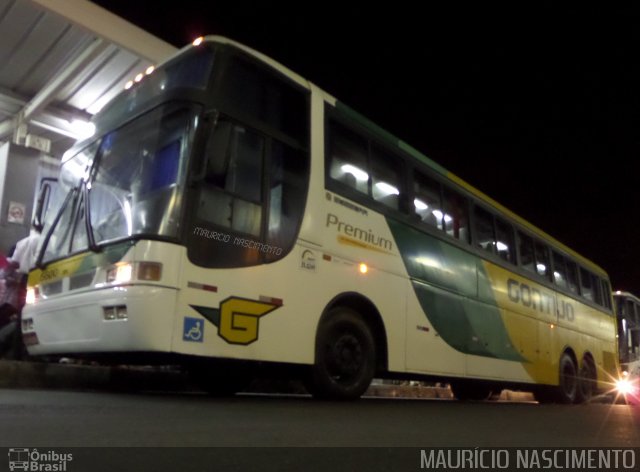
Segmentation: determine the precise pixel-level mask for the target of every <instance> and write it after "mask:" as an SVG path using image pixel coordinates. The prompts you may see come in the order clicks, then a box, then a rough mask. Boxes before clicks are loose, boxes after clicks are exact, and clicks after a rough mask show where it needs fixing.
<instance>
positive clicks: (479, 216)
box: [473, 206, 495, 253]
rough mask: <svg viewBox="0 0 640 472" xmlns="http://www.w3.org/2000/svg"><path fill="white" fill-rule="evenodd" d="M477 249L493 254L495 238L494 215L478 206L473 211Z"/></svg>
mask: <svg viewBox="0 0 640 472" xmlns="http://www.w3.org/2000/svg"><path fill="white" fill-rule="evenodd" d="M473 222H474V223H473V224H474V229H475V244H476V247H479V248H481V249H484V250H485V251H487V252H490V253H493V246H494V241H495V237H494V235H493V215H492V214H491V213H489V212H488V211H486V210H484V209H482V208H480V207H478V206H476V207H474V210H473Z"/></svg>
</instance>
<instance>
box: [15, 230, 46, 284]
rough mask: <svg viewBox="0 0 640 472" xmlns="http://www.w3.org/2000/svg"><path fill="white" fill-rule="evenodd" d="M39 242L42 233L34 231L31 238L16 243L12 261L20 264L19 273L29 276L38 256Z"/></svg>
mask: <svg viewBox="0 0 640 472" xmlns="http://www.w3.org/2000/svg"><path fill="white" fill-rule="evenodd" d="M39 242H40V233H39V232H38V231H36V230H34V229H32V230H31V232H30V233H29V236H27V237H26V238H23V239H21V240H20V241H18V242H17V243H16V248H15V250H14V251H13V255H12V256H11V260H12V261H14V262H17V263H18V264H19V267H18V272H20V273H21V274H23V275H27V274H29V270H30V269H31V268H32V267H33V266H34V264H35V262H36V257H37V256H38V253H37V251H38V243H39Z"/></svg>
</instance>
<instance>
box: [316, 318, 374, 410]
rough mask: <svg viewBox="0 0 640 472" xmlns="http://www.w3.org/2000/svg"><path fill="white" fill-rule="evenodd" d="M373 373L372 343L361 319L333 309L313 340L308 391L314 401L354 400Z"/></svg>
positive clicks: (368, 382) (366, 326)
mask: <svg viewBox="0 0 640 472" xmlns="http://www.w3.org/2000/svg"><path fill="white" fill-rule="evenodd" d="M374 373H375V341H374V338H373V335H372V333H371V329H370V328H369V326H368V325H367V323H366V322H365V321H364V320H363V319H362V317H361V316H360V315H359V314H358V313H356V312H355V311H353V310H351V309H348V308H342V307H340V308H335V309H333V310H331V311H330V312H329V313H328V314H327V319H326V321H324V322H323V323H322V324H321V325H320V327H319V329H318V334H317V337H316V360H315V364H314V365H313V367H312V369H311V374H310V377H309V379H308V381H307V382H306V383H307V389H308V390H309V391H310V392H311V394H312V395H313V396H314V397H316V398H321V399H331V400H355V399H357V398H359V397H360V396H361V395H362V394H363V393H364V392H365V391H366V390H367V388H368V387H369V385H370V384H371V380H372V379H373V375H374Z"/></svg>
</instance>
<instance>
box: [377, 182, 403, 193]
mask: <svg viewBox="0 0 640 472" xmlns="http://www.w3.org/2000/svg"><path fill="white" fill-rule="evenodd" d="M376 188H377V189H378V190H380V191H381V192H382V193H384V194H385V196H386V195H400V190H398V189H397V188H395V187H394V186H393V185H390V184H388V183H386V182H378V183H376Z"/></svg>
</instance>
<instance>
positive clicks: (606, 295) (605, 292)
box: [602, 280, 611, 309]
mask: <svg viewBox="0 0 640 472" xmlns="http://www.w3.org/2000/svg"><path fill="white" fill-rule="evenodd" d="M602 299H603V302H604V306H605V307H606V308H609V309H611V286H610V285H609V281H608V280H602Z"/></svg>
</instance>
